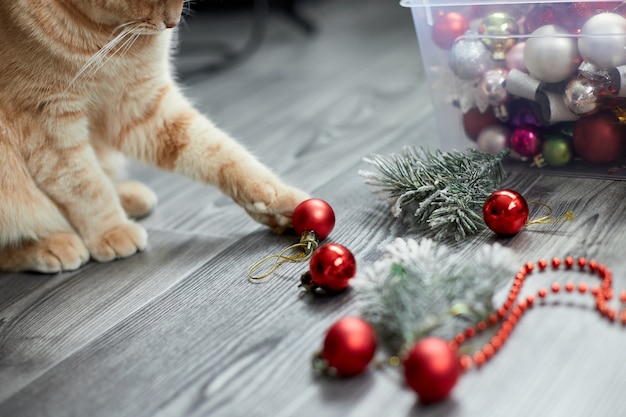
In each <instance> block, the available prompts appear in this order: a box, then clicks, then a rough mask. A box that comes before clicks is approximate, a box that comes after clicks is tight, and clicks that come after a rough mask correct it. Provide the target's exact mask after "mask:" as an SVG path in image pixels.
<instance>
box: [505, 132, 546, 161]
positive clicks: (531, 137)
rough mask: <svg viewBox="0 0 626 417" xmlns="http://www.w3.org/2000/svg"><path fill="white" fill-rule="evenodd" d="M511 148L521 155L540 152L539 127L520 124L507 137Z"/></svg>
mask: <svg viewBox="0 0 626 417" xmlns="http://www.w3.org/2000/svg"><path fill="white" fill-rule="evenodd" d="M509 145H510V147H511V149H513V150H514V151H515V152H517V153H518V154H520V155H522V156H534V155H537V154H538V153H539V152H541V139H540V137H539V129H537V128H536V127H534V126H528V125H527V126H520V127H518V128H517V129H515V130H514V131H513V133H511V136H510V138H509Z"/></svg>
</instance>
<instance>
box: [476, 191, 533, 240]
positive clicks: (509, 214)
mask: <svg viewBox="0 0 626 417" xmlns="http://www.w3.org/2000/svg"><path fill="white" fill-rule="evenodd" d="M483 218H484V219H485V223H486V224H487V227H489V228H490V229H491V230H493V231H494V232H496V233H497V234H499V235H502V236H511V235H514V234H516V233H518V232H519V231H521V230H522V229H523V228H524V226H525V225H526V222H527V221H528V203H526V199H525V198H524V197H523V196H522V195H521V194H520V193H518V192H517V191H513V190H499V191H496V192H494V193H493V194H491V195H490V196H489V197H487V200H485V203H484V204H483Z"/></svg>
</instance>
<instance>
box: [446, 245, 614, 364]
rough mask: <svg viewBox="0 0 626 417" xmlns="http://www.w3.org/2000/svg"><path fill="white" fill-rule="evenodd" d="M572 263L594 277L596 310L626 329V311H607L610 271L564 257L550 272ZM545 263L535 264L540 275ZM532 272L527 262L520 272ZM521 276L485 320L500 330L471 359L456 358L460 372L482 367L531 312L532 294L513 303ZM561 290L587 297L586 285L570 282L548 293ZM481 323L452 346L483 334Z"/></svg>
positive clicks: (556, 260) (540, 292)
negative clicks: (504, 298) (500, 303)
mask: <svg viewBox="0 0 626 417" xmlns="http://www.w3.org/2000/svg"><path fill="white" fill-rule="evenodd" d="M574 263H577V264H578V266H579V269H580V271H582V272H586V271H588V272H589V273H591V274H597V275H598V277H599V278H600V279H601V285H600V286H594V287H593V288H592V289H591V294H592V296H593V297H594V299H595V303H596V310H597V311H598V312H599V313H600V314H601V315H602V316H604V317H606V318H607V320H609V321H611V322H613V321H616V320H619V322H620V323H622V325H624V326H626V307H623V308H622V309H621V311H618V309H616V308H611V307H609V305H608V302H609V300H611V299H612V298H613V297H614V294H613V290H612V288H611V282H612V273H611V271H610V270H609V269H608V268H607V267H606V266H605V265H603V264H598V262H597V261H595V260H591V261H587V259H586V258H585V257H580V258H578V259H577V260H576V261H575V260H574V258H573V257H571V256H568V257H566V258H565V260H564V261H561V259H560V258H552V267H553V268H554V269H558V268H559V267H560V266H561V265H563V266H564V268H565V269H566V270H570V269H571V268H572V266H573V265H574ZM546 264H547V262H546V261H545V260H543V259H541V260H539V261H538V262H537V266H538V269H539V271H540V272H543V271H545V270H546V267H545V265H546ZM533 269H534V264H533V263H532V262H527V263H526V264H525V265H524V267H523V268H522V271H525V272H526V273H530V272H532V270H533ZM526 273H524V272H520V273H518V274H517V275H516V276H515V280H514V282H513V285H512V286H511V290H510V291H509V296H508V297H507V300H506V301H505V302H504V304H503V305H502V307H500V308H499V309H498V310H497V312H498V313H497V315H496V317H497V319H496V320H492V319H491V316H490V319H489V320H488V325H490V326H493V325H495V324H497V323H498V322H500V321H501V320H502V322H501V325H500V330H498V331H497V332H496V336H494V337H492V338H491V340H490V341H489V342H488V343H486V344H485V345H484V346H483V347H482V348H481V349H478V350H477V351H475V352H474V353H473V354H471V355H463V356H461V358H460V364H461V367H462V368H463V369H469V368H471V367H472V366H476V367H480V366H483V365H484V364H485V363H486V362H487V361H488V360H489V359H491V357H493V356H494V354H495V353H496V352H497V351H498V350H499V349H500V348H501V347H502V345H503V344H504V343H505V342H506V341H507V339H508V337H509V336H510V334H511V332H512V331H513V329H514V328H515V326H516V325H517V323H518V322H519V320H520V319H521V318H522V316H523V315H524V313H525V312H526V311H527V309H528V308H531V307H532V306H533V305H534V302H535V296H534V295H533V294H530V295H528V296H527V297H526V298H525V299H523V300H521V301H519V302H518V303H517V304H516V305H515V304H514V301H515V300H517V298H518V296H519V293H520V290H521V288H522V285H523V283H524V281H525V280H526V278H527V275H526ZM562 288H564V289H565V292H566V293H574V291H575V290H576V289H578V292H579V293H580V294H587V292H588V288H589V286H588V284H587V283H586V282H580V283H578V285H576V284H574V283H573V282H572V281H568V282H566V284H565V285H564V286H563V287H562V286H561V284H560V283H558V282H554V283H552V284H551V285H550V292H552V293H553V294H557V293H560V292H561V289H562ZM550 292H549V291H548V289H547V288H544V287H541V288H539V290H538V291H537V293H536V295H537V296H538V297H539V298H540V299H545V298H547V297H548V296H549V294H550ZM619 298H620V301H621V302H626V290H623V291H622V292H621V293H620V297H619ZM484 323H485V322H479V323H478V324H476V326H475V327H473V326H470V327H467V328H466V329H465V330H464V333H458V334H457V335H456V336H455V337H454V339H453V340H454V342H456V346H457V347H458V346H459V345H461V344H462V343H463V342H465V341H466V340H467V339H466V338H463V337H460V336H463V335H468V334H472V335H473V334H475V333H476V332H477V331H478V330H480V331H482V330H484V328H485V326H484Z"/></svg>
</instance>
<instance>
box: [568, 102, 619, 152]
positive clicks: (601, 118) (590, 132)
mask: <svg viewBox="0 0 626 417" xmlns="http://www.w3.org/2000/svg"><path fill="white" fill-rule="evenodd" d="M572 144H573V146H574V150H575V151H576V153H578V155H580V156H581V157H582V158H583V159H584V160H585V161H587V162H591V163H593V164H605V163H608V162H612V161H615V160H616V159H618V158H620V157H621V156H622V154H623V153H624V150H625V149H626V126H625V125H622V124H619V123H618V120H617V118H616V117H615V116H614V115H613V114H612V113H610V112H601V113H596V114H593V115H591V116H587V117H583V118H582V119H580V120H579V121H578V122H577V123H576V126H575V127H574V136H573V142H572Z"/></svg>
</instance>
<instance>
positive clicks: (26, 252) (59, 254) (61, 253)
mask: <svg viewBox="0 0 626 417" xmlns="http://www.w3.org/2000/svg"><path fill="white" fill-rule="evenodd" d="M88 260H89V251H87V248H86V247H85V244H84V243H83V241H82V240H81V239H80V238H79V237H78V236H77V235H75V234H73V233H57V234H54V235H52V236H49V237H47V238H43V239H40V240H35V241H28V242H24V243H23V244H22V245H20V246H17V247H8V248H0V270H8V271H35V272H43V273H47V274H52V273H57V272H63V271H73V270H76V269H78V268H80V267H81V266H82V265H83V264H84V263H86V262H87V261H88Z"/></svg>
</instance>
